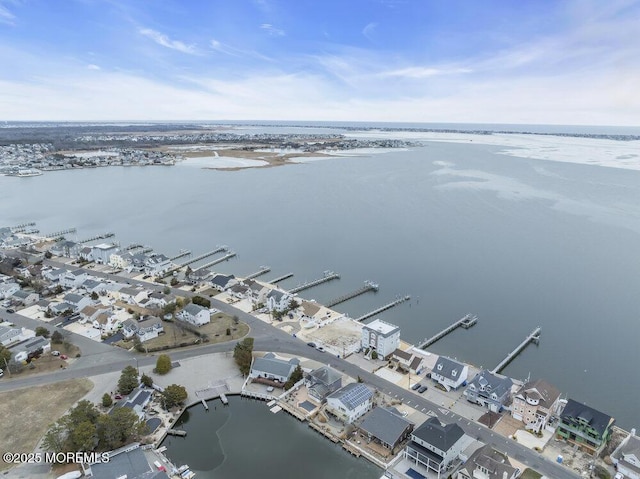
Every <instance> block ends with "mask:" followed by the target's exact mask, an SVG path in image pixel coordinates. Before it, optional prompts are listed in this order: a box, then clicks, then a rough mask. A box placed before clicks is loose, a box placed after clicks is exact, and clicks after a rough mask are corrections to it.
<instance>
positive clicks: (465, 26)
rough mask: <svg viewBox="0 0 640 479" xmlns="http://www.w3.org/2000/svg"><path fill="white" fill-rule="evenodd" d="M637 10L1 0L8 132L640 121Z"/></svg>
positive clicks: (414, 2)
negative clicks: (85, 125) (41, 125)
mask: <svg viewBox="0 0 640 479" xmlns="http://www.w3.org/2000/svg"><path fill="white" fill-rule="evenodd" d="M639 26H640V0H606V1H604V0H565V1H562V0H518V1H512V0H483V1H478V0H447V1H445V0H322V1H320V0H163V1H157V0H56V1H51V0H0V120H1V121H12V120H13V121H135V120H138V121H146V120H158V121H160V120H162V121H173V120H175V121H189V120H203V121H207V120H297V121H313V120H316V121H384V122H454V123H524V124H565V125H629V126H639V125H640V87H639V86H640V41H639V40H638V32H639V31H640V30H639V28H640V27H639Z"/></svg>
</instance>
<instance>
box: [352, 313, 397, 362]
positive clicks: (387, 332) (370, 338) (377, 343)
mask: <svg viewBox="0 0 640 479" xmlns="http://www.w3.org/2000/svg"><path fill="white" fill-rule="evenodd" d="M361 344H362V348H363V349H369V350H373V351H376V352H377V353H378V356H381V357H383V358H386V357H388V356H390V355H391V353H393V351H395V350H396V349H398V347H399V346H400V328H399V327H398V326H395V325H393V324H390V323H387V322H385V321H382V320H381V319H376V320H374V321H372V322H371V323H369V324H365V325H364V326H363V328H362V343H361Z"/></svg>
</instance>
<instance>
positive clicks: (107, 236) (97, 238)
mask: <svg viewBox="0 0 640 479" xmlns="http://www.w3.org/2000/svg"><path fill="white" fill-rule="evenodd" d="M114 236H115V234H114V233H102V234H99V235H95V236H92V237H91V238H87V239H85V240H82V241H77V243H90V242H91V241H97V240H101V239H107V238H112V237H114Z"/></svg>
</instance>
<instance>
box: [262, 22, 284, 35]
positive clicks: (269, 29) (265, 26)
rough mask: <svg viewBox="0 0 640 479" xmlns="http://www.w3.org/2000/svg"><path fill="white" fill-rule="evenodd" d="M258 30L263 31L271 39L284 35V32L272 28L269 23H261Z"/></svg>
mask: <svg viewBox="0 0 640 479" xmlns="http://www.w3.org/2000/svg"><path fill="white" fill-rule="evenodd" d="M260 28H261V29H263V30H265V31H266V32H267V33H268V34H269V35H271V36H272V37H283V36H284V35H285V32H284V30H281V29H279V28H276V27H274V26H273V25H271V24H270V23H263V24H262V25H260Z"/></svg>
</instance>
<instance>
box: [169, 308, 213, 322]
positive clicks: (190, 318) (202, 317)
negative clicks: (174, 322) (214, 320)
mask: <svg viewBox="0 0 640 479" xmlns="http://www.w3.org/2000/svg"><path fill="white" fill-rule="evenodd" d="M176 317H177V318H178V319H181V320H182V321H186V322H187V323H191V324H193V325H195V326H202V325H203V324H207V323H209V322H211V315H210V314H209V310H208V309H207V308H203V307H202V306H199V305H197V304H193V303H190V304H188V305H187V306H185V308H184V309H183V310H182V311H180V312H179V313H178V314H177V315H176Z"/></svg>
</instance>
